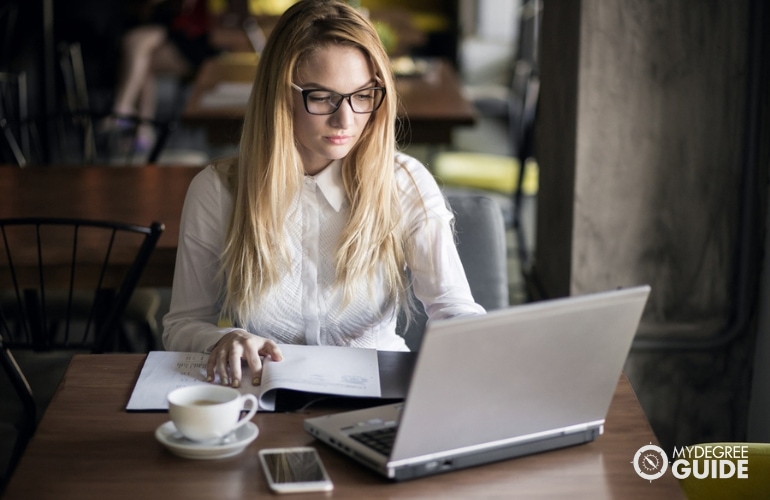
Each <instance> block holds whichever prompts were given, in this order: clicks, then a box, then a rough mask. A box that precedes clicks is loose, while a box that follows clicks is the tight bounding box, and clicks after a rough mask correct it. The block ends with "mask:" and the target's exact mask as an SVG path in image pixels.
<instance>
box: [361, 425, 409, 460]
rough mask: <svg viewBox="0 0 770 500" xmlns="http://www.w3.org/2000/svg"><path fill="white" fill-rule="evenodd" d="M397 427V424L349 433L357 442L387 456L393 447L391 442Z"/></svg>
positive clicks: (394, 438)
mask: <svg viewBox="0 0 770 500" xmlns="http://www.w3.org/2000/svg"><path fill="white" fill-rule="evenodd" d="M397 429H398V427H397V426H391V427H385V428H383V429H376V430H373V431H364V432H356V433H353V434H350V437H351V438H353V439H355V440H356V441H358V442H359V443H361V444H363V445H366V446H368V447H369V448H372V449H374V450H375V451H378V452H380V453H382V454H383V455H385V456H388V455H390V451H391V450H392V449H393V442H394V441H395V440H396V430H397Z"/></svg>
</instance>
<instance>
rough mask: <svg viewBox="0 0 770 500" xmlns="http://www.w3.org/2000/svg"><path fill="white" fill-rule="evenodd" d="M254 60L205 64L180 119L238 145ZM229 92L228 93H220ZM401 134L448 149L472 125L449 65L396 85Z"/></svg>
mask: <svg viewBox="0 0 770 500" xmlns="http://www.w3.org/2000/svg"><path fill="white" fill-rule="evenodd" d="M256 66H257V56H256V55H255V54H253V53H252V54H248V53H247V54H226V55H224V56H222V57H218V58H214V59H209V60H207V61H205V62H204V63H203V65H202V66H201V68H200V70H199V72H198V74H197V76H196V77H195V80H194V82H193V85H192V90H191V92H190V97H189V99H188V101H187V103H186V105H185V108H184V112H183V114H182V119H183V120H184V122H185V123H187V124H190V125H194V126H201V127H204V128H205V129H206V130H207V132H208V138H209V140H210V141H211V142H214V143H231V144H235V143H237V142H238V139H239V137H240V128H241V125H242V122H243V117H244V114H245V110H246V100H247V99H248V89H249V88H250V86H249V85H248V84H249V83H251V82H252V81H253V80H254V74H255V72H256ZM226 87H229V92H227V91H223V89H224V88H226ZM396 91H397V92H398V95H399V99H400V101H401V105H400V112H399V116H400V118H401V126H402V128H403V129H404V130H403V133H402V137H400V138H399V140H400V141H401V143H403V144H407V145H408V144H410V143H427V144H449V143H450V142H451V140H452V129H453V128H455V127H457V126H460V125H473V124H474V123H475V121H476V110H475V108H474V107H473V104H472V103H471V102H470V101H469V100H468V99H467V98H466V97H465V96H464V95H463V91H462V86H461V83H460V79H459V76H458V75H457V72H456V71H455V70H454V68H453V67H452V65H451V64H450V63H449V62H447V61H444V60H441V59H434V60H431V61H430V62H429V64H428V69H427V71H426V72H425V73H424V74H419V75H413V76H401V77H398V78H397V79H396Z"/></svg>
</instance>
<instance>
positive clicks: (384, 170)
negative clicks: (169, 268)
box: [163, 0, 485, 386]
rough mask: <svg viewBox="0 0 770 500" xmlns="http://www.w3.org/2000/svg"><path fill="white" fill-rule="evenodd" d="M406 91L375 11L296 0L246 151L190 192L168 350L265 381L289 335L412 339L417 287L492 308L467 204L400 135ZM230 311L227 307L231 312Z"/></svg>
mask: <svg viewBox="0 0 770 500" xmlns="http://www.w3.org/2000/svg"><path fill="white" fill-rule="evenodd" d="M397 106H398V96H397V95H396V92H395V86H394V81H393V74H392V72H391V68H390V63H389V60H388V57H387V55H386V53H385V50H384V49H383V47H382V44H381V43H380V40H379V38H378V36H377V33H376V31H375V29H374V28H373V26H372V24H371V23H370V22H369V21H368V20H367V19H366V18H365V17H364V16H362V15H361V14H360V13H359V12H358V11H357V10H356V9H353V8H351V7H350V6H348V5H346V4H344V3H342V2H338V1H335V0H302V1H300V2H298V3H296V4H295V5H293V6H292V7H290V8H289V9H288V10H287V11H286V12H285V13H284V14H283V16H282V17H281V18H280V20H279V21H278V24H277V25H276V27H275V28H274V30H273V31H272V33H271V35H270V36H269V38H268V40H267V43H266V46H265V49H264V51H263V53H262V55H261V57H260V62H259V65H258V68H257V73H256V77H255V80H254V84H253V87H252V91H251V97H250V99H249V102H248V109H247V112H246V116H245V119H244V123H243V129H242V135H241V140H240V149H239V153H238V157H237V158H234V159H230V160H228V161H221V162H218V163H215V164H213V165H210V166H208V167H207V168H205V169H204V170H203V171H202V172H201V173H199V174H198V175H197V176H196V177H195V178H194V180H193V181H192V183H191V185H190V187H189V190H188V193H187V197H186V200H185V204H184V208H183V212H182V219H181V228H180V236H179V247H178V254H177V260H176V268H175V274H174V281H173V288H172V296H171V305H170V309H169V312H168V314H167V315H166V316H165V317H164V321H163V324H164V332H163V343H164V346H165V348H166V349H167V350H174V351H198V352H208V353H210V357H209V362H208V377H209V379H210V380H211V381H214V380H217V379H218V380H219V381H221V382H222V383H224V384H228V385H233V386H239V385H240V384H241V378H242V368H241V363H242V360H245V362H246V363H247V364H248V366H249V368H250V369H251V372H252V374H254V380H252V382H253V383H259V377H260V373H261V368H262V362H261V359H260V357H261V356H270V357H272V358H273V359H275V360H280V359H281V350H280V344H282V343H292V344H310V345H315V344H323V345H340V346H353V347H365V348H376V349H381V350H407V347H406V344H405V342H404V339H403V338H402V337H400V336H399V335H398V334H397V333H396V319H397V316H398V312H399V310H400V308H408V307H409V297H410V293H411V291H413V292H414V294H415V296H416V297H417V298H418V299H419V300H420V301H421V302H422V303H423V305H424V306H425V310H426V312H427V314H428V317H429V320H431V321H432V320H437V319H443V318H452V317H456V316H462V315H471V314H483V313H484V312H485V311H484V309H483V308H482V307H481V306H480V305H478V304H476V303H475V302H474V300H473V297H472V296H471V292H470V288H469V286H468V281H467V279H466V276H465V273H464V270H463V267H462V264H461V262H460V259H459V256H458V253H457V249H456V247H455V243H454V233H453V229H452V221H453V215H452V212H451V211H450V210H449V208H448V207H447V203H446V201H445V198H444V196H443V194H442V192H441V191H440V189H439V187H438V185H437V184H436V182H435V180H434V179H433V177H432V175H431V174H430V172H429V171H428V170H427V169H426V168H425V167H424V166H423V165H422V164H421V163H420V162H419V161H417V160H416V159H414V158H412V157H409V156H407V155H406V154H404V153H401V152H399V151H398V150H397V147H396V142H395V136H396V133H395V127H396V109H397ZM223 320H224V321H223Z"/></svg>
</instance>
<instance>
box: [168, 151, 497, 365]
mask: <svg viewBox="0 0 770 500" xmlns="http://www.w3.org/2000/svg"><path fill="white" fill-rule="evenodd" d="M394 165H395V169H396V171H395V177H396V180H397V182H398V185H399V187H400V193H401V204H402V216H403V224H404V225H405V235H406V238H407V246H409V247H410V248H411V249H412V251H409V252H407V254H408V262H407V265H408V267H409V269H410V271H411V273H412V279H413V288H414V292H415V296H416V297H417V298H418V299H419V300H420V301H421V302H422V303H423V305H424V306H425V311H426V313H427V315H428V318H429V320H435V319H444V318H451V317H456V316H462V315H468V314H483V313H484V309H483V308H482V307H481V306H480V305H478V304H476V303H475V302H474V300H473V297H472V296H471V292H470V288H469V286H468V281H467V279H466V277H465V272H464V270H463V267H462V263H461V262H460V258H459V256H458V254H457V250H456V247H455V243H454V234H453V231H452V227H451V221H452V218H453V216H452V213H451V212H450V210H449V209H448V208H447V205H446V201H445V199H444V196H443V194H442V193H441V191H440V189H439V188H438V185H437V184H436V182H435V180H434V179H433V176H432V175H431V174H430V172H428V170H427V169H426V168H425V167H424V166H423V165H422V164H421V163H420V162H419V161H417V160H415V159H414V158H411V157H409V156H407V155H404V154H401V153H399V154H397V156H396V159H395V162H394ZM407 171H408V173H407ZM410 174H411V178H413V179H414V182H412V180H411V179H410ZM420 200H422V202H421V201H420ZM231 209H232V195H231V193H230V191H229V190H228V189H227V187H226V186H225V184H224V182H223V180H222V178H221V176H220V174H219V173H218V172H217V171H216V170H215V168H214V167H213V166H209V167H207V168H205V169H204V170H203V171H201V173H199V174H198V175H197V176H196V177H195V178H194V179H193V181H192V183H191V184H190V187H189V189H188V192H187V197H186V199H185V203H184V208H183V210H182V220H181V226H180V235H179V247H178V251H177V259H176V268H175V271H174V282H173V288H172V294H171V306H170V310H169V312H168V314H166V316H165V317H164V319H163V328H164V330H163V344H164V347H165V348H166V349H168V350H174V351H197V352H207V351H209V350H210V349H211V348H212V347H213V346H214V344H216V343H217V341H219V339H220V338H221V337H222V336H224V335H225V334H227V333H228V332H230V331H232V330H233V329H234V328H233V327H226V328H222V327H220V326H218V319H219V317H220V311H221V306H222V303H221V299H222V297H223V294H224V292H223V289H222V288H221V286H220V284H219V283H221V281H218V280H217V273H218V271H219V266H220V256H221V254H222V249H223V245H224V236H225V230H226V227H227V223H228V219H229V216H230V211H231ZM349 211H350V207H349V203H348V201H347V199H346V196H345V192H344V190H343V186H342V174H341V162H340V161H335V162H333V163H332V164H331V165H329V166H328V167H327V168H326V169H324V170H323V171H321V172H320V173H319V174H317V175H316V176H313V177H311V176H306V177H305V182H304V184H303V186H302V189H301V192H300V193H299V195H298V197H297V199H296V200H295V202H294V203H293V205H292V208H291V210H290V213H289V214H288V216H287V219H286V224H285V233H284V234H285V238H286V242H287V245H288V248H289V250H290V252H291V257H292V264H291V270H290V272H288V273H286V274H285V275H284V276H282V277H281V281H280V283H279V284H278V285H277V286H275V287H273V289H272V290H271V291H270V292H269V293H268V294H267V295H266V296H265V297H264V298H263V299H262V300H261V301H260V305H259V307H258V308H257V312H256V313H255V314H254V317H252V318H249V320H248V323H247V324H244V325H238V326H239V327H241V328H243V329H245V330H247V331H249V332H251V333H254V334H257V335H260V336H262V337H265V338H270V339H273V340H274V341H276V342H277V343H290V344H310V345H313V344H322V345H346V346H353V347H369V348H376V349H380V350H406V349H407V347H406V344H405V343H404V340H403V338H401V337H400V336H398V335H397V334H396V331H395V329H396V319H397V316H398V311H397V307H396V306H395V305H394V304H391V303H389V302H388V301H387V299H386V297H385V293H384V290H383V287H381V286H377V284H378V283H381V281H380V279H379V278H376V279H375V281H374V283H361V284H360V286H358V287H357V292H356V293H355V294H354V297H353V300H352V301H351V302H349V303H348V305H347V306H346V307H343V306H342V304H343V297H342V290H341V289H340V287H336V286H335V251H336V246H337V243H338V239H339V236H340V233H341V232H342V230H343V228H344V226H345V223H346V221H347V219H348V215H349ZM431 267H432V268H433V272H431V271H430V269H431ZM372 285H374V286H372Z"/></svg>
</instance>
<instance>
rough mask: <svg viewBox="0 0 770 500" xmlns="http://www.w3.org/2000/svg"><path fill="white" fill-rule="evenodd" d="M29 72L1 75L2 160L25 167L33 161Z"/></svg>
mask: <svg viewBox="0 0 770 500" xmlns="http://www.w3.org/2000/svg"><path fill="white" fill-rule="evenodd" d="M27 99H28V97H27V77H26V74H25V73H7V72H0V132H2V134H1V136H0V161H3V162H10V163H13V164H16V165H19V166H21V167H24V166H26V165H27V163H28V162H29V158H30V128H29V126H30V123H29V112H28V107H27V105H28V102H27Z"/></svg>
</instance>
